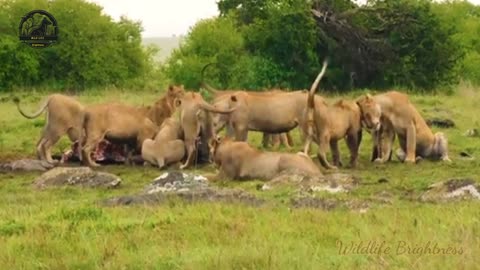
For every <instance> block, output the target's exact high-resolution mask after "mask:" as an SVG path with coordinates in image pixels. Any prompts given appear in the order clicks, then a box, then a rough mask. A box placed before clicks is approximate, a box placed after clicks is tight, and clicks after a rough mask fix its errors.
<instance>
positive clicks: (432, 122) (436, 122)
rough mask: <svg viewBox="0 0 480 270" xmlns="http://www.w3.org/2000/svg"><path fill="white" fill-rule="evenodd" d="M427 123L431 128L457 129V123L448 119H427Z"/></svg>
mask: <svg viewBox="0 0 480 270" xmlns="http://www.w3.org/2000/svg"><path fill="white" fill-rule="evenodd" d="M426 122H427V125H429V126H436V127H440V128H453V127H455V122H453V120H451V119H448V118H439V117H433V118H430V119H427V120H426Z"/></svg>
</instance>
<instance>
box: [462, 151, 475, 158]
mask: <svg viewBox="0 0 480 270" xmlns="http://www.w3.org/2000/svg"><path fill="white" fill-rule="evenodd" d="M460 157H461V158H463V159H468V160H472V159H474V157H473V156H472V155H470V154H469V153H468V152H466V151H461V152H460Z"/></svg>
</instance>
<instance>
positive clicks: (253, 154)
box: [210, 137, 322, 180]
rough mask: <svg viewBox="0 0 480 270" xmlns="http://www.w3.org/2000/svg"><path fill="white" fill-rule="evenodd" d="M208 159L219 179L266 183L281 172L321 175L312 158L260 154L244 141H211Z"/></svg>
mask: <svg viewBox="0 0 480 270" xmlns="http://www.w3.org/2000/svg"><path fill="white" fill-rule="evenodd" d="M210 147H211V151H212V153H211V155H210V156H211V157H213V162H214V163H215V164H216V165H217V166H219V168H220V175H219V177H220V176H226V177H228V178H230V179H234V180H244V179H261V180H270V179H272V178H273V177H275V176H276V175H278V174H279V173H281V172H284V171H290V170H291V171H297V172H301V173H306V174H310V175H321V174H322V173H321V171H320V169H319V168H318V167H317V166H316V165H315V163H313V161H312V159H310V157H308V156H307V155H304V154H303V153H298V154H291V153H278V152H262V151H259V150H257V149H255V148H253V147H251V146H250V145H249V144H248V143H246V142H239V141H233V140H232V139H230V138H228V137H227V138H224V139H220V138H216V139H215V140H212V142H211V146H210Z"/></svg>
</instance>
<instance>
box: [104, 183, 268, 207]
mask: <svg viewBox="0 0 480 270" xmlns="http://www.w3.org/2000/svg"><path fill="white" fill-rule="evenodd" d="M175 198H180V199H181V200H183V201H186V202H189V203H195V202H227V203H244V204H247V205H251V206H259V205H261V204H263V203H264V200H262V199H258V198H257V197H255V196H254V195H252V194H249V193H247V192H245V191H243V190H237V189H217V188H211V187H208V188H205V189H201V190H179V191H177V192H172V191H167V192H156V193H150V194H138V195H128V196H120V197H114V198H111V199H107V200H105V201H103V202H102V204H103V205H105V206H120V205H131V204H148V205H155V204H164V203H167V202H168V201H169V200H172V199H175Z"/></svg>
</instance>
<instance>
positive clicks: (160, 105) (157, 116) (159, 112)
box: [144, 85, 185, 126]
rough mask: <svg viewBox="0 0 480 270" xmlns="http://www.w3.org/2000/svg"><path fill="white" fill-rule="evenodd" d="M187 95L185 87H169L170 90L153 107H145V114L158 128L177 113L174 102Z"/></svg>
mask: <svg viewBox="0 0 480 270" xmlns="http://www.w3.org/2000/svg"><path fill="white" fill-rule="evenodd" d="M184 93H185V89H184V87H183V85H178V86H177V85H169V86H168V90H167V92H166V93H165V95H164V96H163V97H161V98H160V99H159V100H157V101H156V102H155V103H154V104H153V105H152V106H147V107H144V110H145V114H146V116H147V117H148V118H150V120H152V121H153V123H155V124H156V125H157V126H161V125H162V123H163V121H164V120H165V119H167V118H169V117H171V116H172V115H173V113H174V112H175V104H174V101H175V99H176V98H178V97H181V96H182V95H183V94H184Z"/></svg>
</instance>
